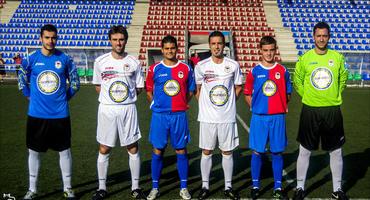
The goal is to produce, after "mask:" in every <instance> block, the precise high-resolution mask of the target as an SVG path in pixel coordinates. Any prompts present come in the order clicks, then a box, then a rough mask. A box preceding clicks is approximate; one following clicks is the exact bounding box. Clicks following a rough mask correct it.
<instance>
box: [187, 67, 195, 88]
mask: <svg viewBox="0 0 370 200" xmlns="http://www.w3.org/2000/svg"><path fill="white" fill-rule="evenodd" d="M195 88H196V86H195V77H194V71H193V69H191V67H189V76H188V91H189V92H194V91H195Z"/></svg>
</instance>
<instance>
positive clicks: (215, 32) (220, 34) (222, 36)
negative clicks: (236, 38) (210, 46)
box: [208, 31, 225, 44]
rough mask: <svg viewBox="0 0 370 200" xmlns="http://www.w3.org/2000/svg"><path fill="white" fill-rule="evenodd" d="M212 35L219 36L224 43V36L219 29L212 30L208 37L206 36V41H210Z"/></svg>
mask: <svg viewBox="0 0 370 200" xmlns="http://www.w3.org/2000/svg"><path fill="white" fill-rule="evenodd" d="M212 37H221V38H222V42H223V43H224V44H225V36H224V34H223V33H222V32H220V31H213V32H212V33H211V34H210V35H209V37H208V43H210V42H211V38H212Z"/></svg>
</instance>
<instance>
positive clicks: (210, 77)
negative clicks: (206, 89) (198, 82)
mask: <svg viewBox="0 0 370 200" xmlns="http://www.w3.org/2000/svg"><path fill="white" fill-rule="evenodd" d="M215 79H216V74H214V73H207V74H204V81H205V82H206V83H208V82H212V81H214V80H215Z"/></svg>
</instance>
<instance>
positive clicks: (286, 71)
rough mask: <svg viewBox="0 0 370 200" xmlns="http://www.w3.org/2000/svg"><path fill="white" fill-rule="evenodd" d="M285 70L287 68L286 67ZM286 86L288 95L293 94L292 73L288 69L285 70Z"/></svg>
mask: <svg viewBox="0 0 370 200" xmlns="http://www.w3.org/2000/svg"><path fill="white" fill-rule="evenodd" d="M284 68H285V67H284ZM284 76H285V84H286V86H285V87H286V93H287V94H291V93H292V82H291V80H290V73H289V71H288V69H287V68H285V74H284Z"/></svg>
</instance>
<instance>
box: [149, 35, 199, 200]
mask: <svg viewBox="0 0 370 200" xmlns="http://www.w3.org/2000/svg"><path fill="white" fill-rule="evenodd" d="M177 49H178V47H177V41H176V39H175V38H174V37H173V36H170V35H168V36H166V37H164V38H163V40H162V49H161V51H162V54H163V60H162V61H161V62H160V63H156V64H154V65H152V66H150V68H149V70H148V76H147V79H146V90H147V98H148V101H149V102H150V103H151V104H150V108H151V110H152V111H153V112H152V120H151V124H150V133H149V140H150V142H151V143H152V145H153V153H152V163H151V168H152V184H153V185H152V190H151V191H150V193H149V195H148V196H147V199H148V200H152V199H156V198H157V197H158V196H159V179H160V175H161V171H162V167H163V153H164V150H165V148H166V146H167V140H168V137H170V141H171V145H172V147H173V148H174V149H175V150H176V155H177V170H178V173H179V177H180V196H181V197H182V198H183V199H191V195H190V193H189V191H188V189H187V179H188V168H189V163H188V157H187V152H186V145H187V143H188V142H189V141H190V134H189V127H188V119H187V115H186V110H187V109H188V107H189V106H188V102H189V101H190V99H191V97H192V96H193V92H194V91H195V79H194V73H193V70H192V68H191V67H189V66H188V65H187V64H185V63H183V62H181V61H178V60H177V59H176V52H177Z"/></svg>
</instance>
